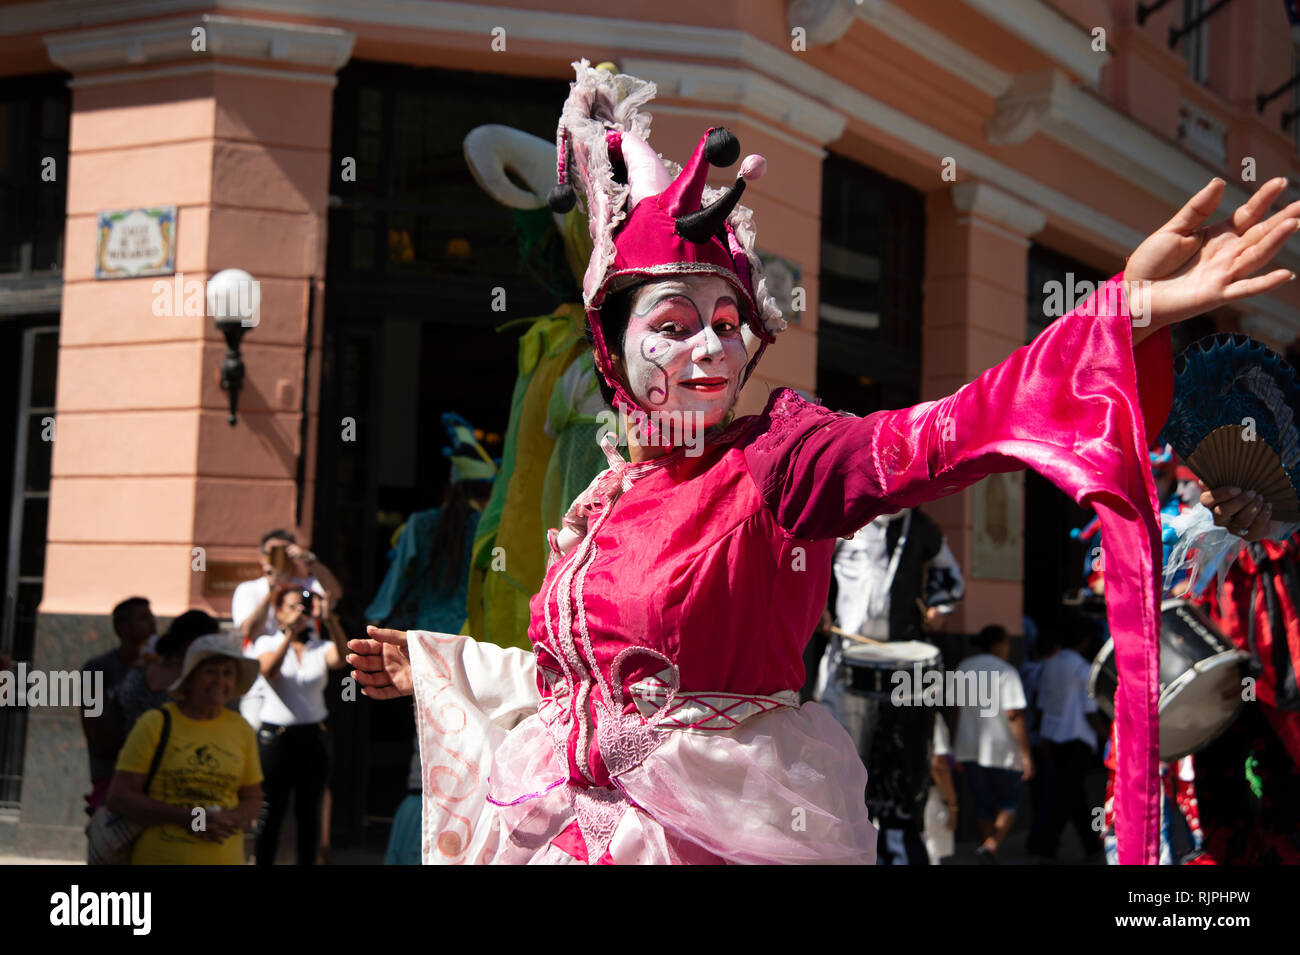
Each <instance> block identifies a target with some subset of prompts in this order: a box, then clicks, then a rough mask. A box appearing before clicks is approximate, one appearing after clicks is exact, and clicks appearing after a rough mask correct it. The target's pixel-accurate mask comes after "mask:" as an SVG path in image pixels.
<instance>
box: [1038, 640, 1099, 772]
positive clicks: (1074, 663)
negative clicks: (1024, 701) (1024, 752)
mask: <svg viewBox="0 0 1300 955" xmlns="http://www.w3.org/2000/svg"><path fill="white" fill-rule="evenodd" d="M1091 671H1092V667H1091V666H1090V665H1089V664H1088V661H1087V660H1085V659H1084V658H1083V657H1082V656H1080V655H1079V654H1078V653H1077V652H1075V651H1074V650H1061V651H1059V652H1058V653H1055V654H1053V655H1052V656H1051V657H1049V658H1048V659H1047V660H1046V662H1044V663H1043V673H1042V676H1040V677H1039V679H1038V707H1039V709H1041V710H1042V711H1043V725H1042V728H1041V733H1042V737H1043V739H1047V740H1051V741H1052V742H1053V743H1069V742H1071V741H1073V740H1076V739H1077V740H1082V741H1083V742H1085V743H1087V744H1088V745H1089V746H1090V747H1092V748H1093V749H1094V750H1095V749H1096V748H1097V734H1096V733H1095V732H1094V731H1093V729H1092V727H1091V726H1090V725H1088V717H1087V715H1088V714H1089V713H1096V712H1097V701H1096V700H1094V699H1093V698H1092V697H1091V696H1089V695H1088V677H1089V675H1090V673H1091Z"/></svg>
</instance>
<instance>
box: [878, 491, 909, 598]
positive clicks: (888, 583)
mask: <svg viewBox="0 0 1300 955" xmlns="http://www.w3.org/2000/svg"><path fill="white" fill-rule="evenodd" d="M911 529H912V512H911V511H910V510H909V511H908V512H907V513H906V514H904V515H903V529H902V531H900V532H899V535H898V543H897V544H895V545H894V552H893V553H892V554H890V555H889V568H888V570H886V571H885V583H884V588H885V593H892V592H893V589H894V578H895V577H896V576H897V575H898V562H899V561H901V560H902V559H903V551H904V550H905V549H906V548H907V532H908V531H910V530H911Z"/></svg>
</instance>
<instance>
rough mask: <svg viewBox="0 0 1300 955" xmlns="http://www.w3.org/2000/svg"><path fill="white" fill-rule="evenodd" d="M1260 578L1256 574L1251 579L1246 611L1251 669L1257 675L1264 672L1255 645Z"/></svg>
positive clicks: (1247, 643)
mask: <svg viewBox="0 0 1300 955" xmlns="http://www.w3.org/2000/svg"><path fill="white" fill-rule="evenodd" d="M1259 578H1260V575H1259V574H1256V575H1255V576H1254V577H1253V578H1252V579H1251V581H1250V603H1249V604H1248V607H1249V609H1248V610H1247V612H1246V645H1247V646H1249V647H1250V671H1251V673H1253V674H1254V675H1255V676H1256V677H1258V676H1259V675H1260V674H1261V673H1263V672H1264V665H1263V664H1262V663H1260V660H1259V648H1258V647H1256V646H1255V597H1256V595H1257V594H1258V593H1259Z"/></svg>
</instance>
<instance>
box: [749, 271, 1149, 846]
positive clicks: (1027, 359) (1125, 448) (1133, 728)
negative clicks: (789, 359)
mask: <svg viewBox="0 0 1300 955" xmlns="http://www.w3.org/2000/svg"><path fill="white" fill-rule="evenodd" d="M1121 278H1122V273H1121V274H1120V275H1116V276H1114V277H1113V278H1111V279H1110V280H1109V281H1108V282H1105V283H1103V284H1102V285H1101V287H1100V288H1098V290H1097V291H1096V293H1094V294H1093V295H1092V296H1091V297H1089V298H1088V299H1087V300H1086V301H1085V302H1083V303H1082V304H1081V305H1080V306H1079V307H1078V308H1077V309H1075V310H1074V311H1073V312H1071V313H1070V314H1069V315H1066V316H1064V317H1062V318H1060V319H1058V320H1057V321H1055V322H1053V323H1052V324H1051V325H1050V326H1048V328H1047V329H1046V330H1045V331H1043V332H1042V333H1041V334H1040V335H1039V336H1038V337H1037V338H1035V339H1034V341H1033V342H1031V343H1030V344H1029V345H1026V346H1025V347H1023V348H1020V349H1017V350H1016V351H1015V352H1014V353H1012V354H1011V355H1010V356H1009V357H1008V358H1007V359H1006V360H1005V361H1003V362H1001V363H1000V364H998V365H996V366H994V367H993V368H990V369H989V370H988V371H986V372H984V373H983V374H982V375H980V376H979V377H978V378H976V379H975V380H974V381H972V382H971V383H970V384H967V385H965V386H963V387H962V388H960V389H958V390H957V391H956V392H955V393H954V394H952V395H949V396H948V397H946V398H942V399H940V400H938V401H927V402H923V403H921V404H918V405H915V406H913V407H910V408H904V409H901V410H898V411H881V412H876V413H875V414H872V415H869V416H867V417H865V418H856V417H852V416H847V415H837V414H834V413H833V412H830V411H828V410H827V409H824V408H820V407H818V406H815V405H808V404H806V403H803V402H802V401H800V400H799V399H797V397H796V398H794V399H793V401H791V400H790V399H789V398H787V397H785V396H787V395H793V393H792V392H785V393H784V394H783V396H782V397H780V398H777V399H776V401H775V402H773V403H771V404H769V408H768V409H767V410H766V411H765V416H766V417H767V418H768V422H767V424H768V426H769V427H768V430H767V432H766V433H764V434H761V435H759V436H758V437H757V438H756V439H755V440H754V441H753V442H752V444H751V446H750V447H748V448H747V449H746V460H747V465H748V467H749V469H750V472H751V474H753V476H754V480H755V481H756V483H757V484H758V486H759V489H760V491H761V492H762V493H763V496H764V500H765V501H766V503H767V505H768V508H769V510H770V511H771V512H772V514H773V516H774V518H775V519H776V521H777V523H778V524H780V526H781V527H783V528H784V529H785V530H786V531H787V532H788V533H790V534H792V535H794V536H796V537H801V538H805V539H819V538H823V537H829V536H844V535H847V534H849V533H851V532H852V531H854V530H856V529H857V528H859V527H861V526H863V525H864V524H866V523H867V522H868V521H870V520H871V519H872V518H874V517H875V516H877V515H878V514H881V513H886V512H892V511H896V510H898V509H899V508H902V507H910V506H914V505H918V504H923V503H925V502H926V501H931V500H935V499H937V498H940V497H945V496H947V495H948V494H951V493H954V492H955V491H959V490H961V489H963V488H966V487H969V486H970V485H971V484H974V483H975V482H976V481H979V480H980V479H981V478H983V477H985V476H987V475H989V474H993V473H998V472H1005V471H1015V470H1020V469H1022V468H1024V467H1032V468H1034V469H1035V470H1036V471H1038V472H1039V473H1040V474H1042V475H1043V476H1044V477H1046V478H1048V479H1049V480H1051V481H1052V482H1053V483H1054V484H1056V485H1057V487H1059V488H1061V489H1062V490H1063V491H1065V492H1066V493H1067V494H1069V495H1070V496H1071V497H1072V498H1073V499H1074V500H1075V501H1076V502H1078V503H1079V504H1080V505H1084V506H1089V507H1092V508H1093V509H1095V510H1096V512H1097V514H1098V515H1099V516H1100V518H1101V524H1102V533H1103V539H1104V540H1105V541H1106V542H1107V543H1106V566H1107V575H1106V577H1107V595H1106V596H1107V601H1106V603H1107V616H1108V618H1109V622H1110V630H1111V635H1112V637H1113V638H1114V641H1115V657H1116V662H1117V666H1118V670H1119V691H1118V694H1117V699H1116V722H1117V723H1118V739H1119V746H1118V753H1117V758H1118V791H1117V794H1116V815H1117V824H1116V836H1117V839H1118V842H1119V854H1120V861H1121V863H1140V862H1148V863H1152V864H1154V863H1155V862H1156V861H1157V860H1158V829H1159V803H1158V795H1159V788H1158V786H1159V783H1158V756H1157V754H1158V748H1159V724H1158V718H1157V699H1158V685H1159V680H1158V674H1159V602H1160V591H1159V588H1158V586H1157V573H1158V570H1159V561H1158V558H1157V557H1156V556H1155V555H1157V554H1159V553H1160V550H1159V527H1160V525H1159V521H1158V519H1157V517H1156V507H1155V487H1154V484H1153V482H1152V479H1151V473H1150V464H1149V459H1148V456H1147V444H1148V439H1147V434H1148V429H1150V432H1151V433H1152V434H1154V433H1155V432H1156V431H1157V430H1158V429H1159V427H1160V426H1161V425H1162V424H1163V422H1164V418H1165V416H1166V415H1167V413H1168V408H1169V400H1170V396H1171V395H1172V382H1173V378H1172V374H1173V372H1172V356H1171V351H1170V344H1169V332H1168V329H1162V330H1161V331H1159V332H1157V333H1156V334H1154V335H1152V336H1150V337H1149V338H1148V339H1146V340H1145V341H1143V342H1142V344H1141V345H1140V346H1139V347H1138V348H1137V349H1134V347H1133V334H1132V325H1131V321H1132V320H1131V318H1130V316H1129V312H1128V306H1127V301H1126V299H1125V296H1124V292H1123V289H1122V285H1121V283H1120V279H1121ZM1139 377H1140V378H1141V379H1142V385H1143V394H1142V395H1141V396H1140V395H1139V390H1138V380H1139ZM794 402H798V403H799V404H800V405H803V407H802V408H795V407H793V404H794Z"/></svg>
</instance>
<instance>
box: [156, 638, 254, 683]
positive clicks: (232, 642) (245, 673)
mask: <svg viewBox="0 0 1300 955" xmlns="http://www.w3.org/2000/svg"><path fill="white" fill-rule="evenodd" d="M212 657H230V658H232V659H234V660H237V661H238V662H239V683H238V684H237V685H236V687H235V695H236V696H243V695H244V694H245V693H247V692H248V691H249V689H250V688H251V687H252V685H253V681H254V680H256V679H257V674H258V672H259V667H258V665H257V661H256V660H253V659H251V658H249V657H246V656H244V654H243V651H241V650H240V648H239V641H238V638H235V637H229V636H227V635H226V634H224V633H210V634H208V635H207V636H206V637H199V638H198V639H196V640H195V641H194V642H193V643H191V644H190V645H189V647H187V648H186V650H185V663H184V665H183V666H182V667H181V675H180V676H179V677H177V678H176V682H175V683H173V684H172V685H171V686H169V687H168V688H167V692H168V693H170V694H171V695H172V697H173V698H175V699H180V696H179V693H180V689H181V687H182V686H183V685H184V683H185V681H186V680H187V679H189V676H190V674H191V673H193V672H194V669H195V667H197V666H198V665H199V664H200V663H202V662H203V661H204V660H207V659H210V658H212Z"/></svg>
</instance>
